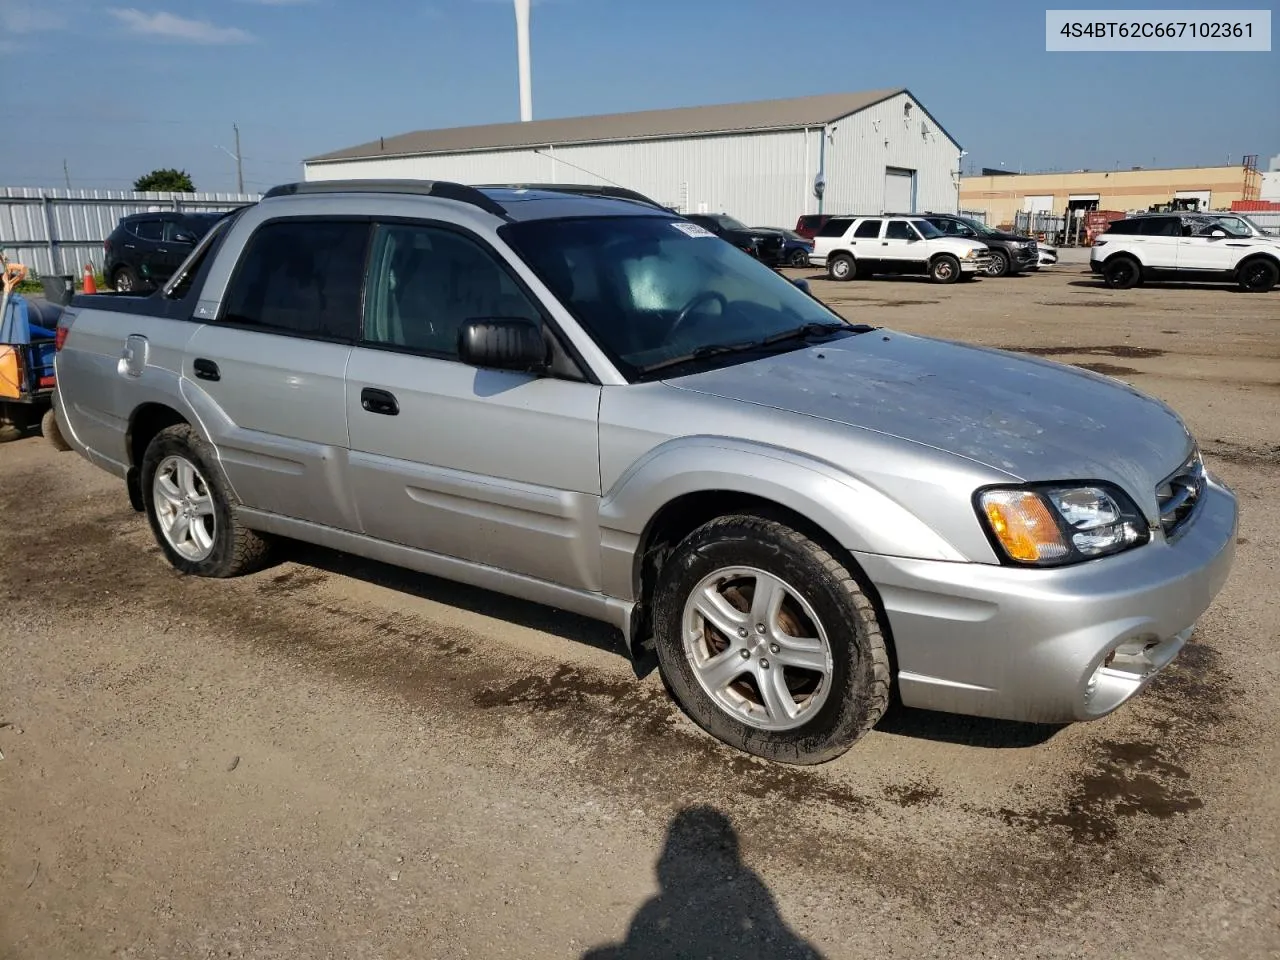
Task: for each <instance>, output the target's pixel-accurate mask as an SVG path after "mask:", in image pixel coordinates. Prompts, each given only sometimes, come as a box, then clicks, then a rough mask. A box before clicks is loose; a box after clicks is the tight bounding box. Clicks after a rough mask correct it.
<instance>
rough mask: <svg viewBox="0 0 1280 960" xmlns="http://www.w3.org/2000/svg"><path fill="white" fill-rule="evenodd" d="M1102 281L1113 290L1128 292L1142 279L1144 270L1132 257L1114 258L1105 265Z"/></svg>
mask: <svg viewBox="0 0 1280 960" xmlns="http://www.w3.org/2000/svg"><path fill="white" fill-rule="evenodd" d="M1102 279H1103V280H1104V281H1105V282H1106V284H1107V286H1108V287H1110V288H1111V289H1112V290H1128V289H1129V288H1130V287H1133V286H1137V283H1138V281H1139V280H1141V279H1142V268H1141V267H1139V266H1138V261H1137V260H1134V259H1133V258H1132V257H1114V258H1112V259H1111V260H1108V261H1107V262H1106V263H1105V264H1103V266H1102Z"/></svg>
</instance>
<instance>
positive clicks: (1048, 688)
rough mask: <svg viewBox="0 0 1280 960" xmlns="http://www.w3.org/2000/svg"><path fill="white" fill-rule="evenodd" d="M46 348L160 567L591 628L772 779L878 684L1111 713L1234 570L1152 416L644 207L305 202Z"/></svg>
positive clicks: (924, 700)
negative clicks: (375, 577)
mask: <svg viewBox="0 0 1280 960" xmlns="http://www.w3.org/2000/svg"><path fill="white" fill-rule="evenodd" d="M57 342H58V347H59V349H58V352H57V355H56V356H57V360H56V363H57V383H58V395H57V399H56V409H57V415H58V418H59V424H60V427H61V429H62V431H63V432H64V434H65V436H66V438H67V439H68V441H69V442H70V443H71V444H72V445H73V446H74V448H75V449H76V450H77V451H79V452H80V453H81V454H82V455H83V456H85V457H87V458H88V459H89V460H91V461H92V462H94V463H96V464H98V465H99V466H101V467H103V468H104V469H106V470H109V471H111V472H112V473H114V474H116V475H118V476H120V477H121V478H123V479H124V480H125V482H126V486H127V490H128V493H129V496H130V498H131V500H132V503H133V505H134V506H135V508H136V509H138V510H139V511H145V512H146V514H147V517H148V519H149V521H150V524H151V527H152V529H153V531H154V533H155V536H156V539H157V541H158V542H159V544H160V547H161V548H162V549H163V551H164V553H165V555H166V556H167V557H168V559H169V561H170V562H171V563H172V564H173V565H174V566H175V567H176V568H177V569H178V570H181V571H183V572H186V573H189V574H195V575H199V576H209V577H226V576H231V575H234V574H239V573H244V572H247V571H250V570H253V569H255V568H257V567H260V566H261V565H262V564H263V563H264V562H265V561H266V559H267V555H268V550H269V545H270V543H271V540H272V538H274V537H288V538H296V539H300V540H306V541H311V542H313V543H317V544H322V545H325V546H328V547H332V548H337V549H340V550H344V551H348V552H350V553H354V554H359V555H363V556H366V557H371V558H374V559H377V560H382V561H386V562H389V563H393V564H399V565H402V566H405V567H410V568H413V569H415V570H419V571H422V572H425V573H428V574H433V575H436V576H440V577H444V578H449V579H452V580H456V581H462V582H466V583H470V584H474V585H478V586H481V587H486V588H489V589H492V590H495V591H499V592H502V593H507V594H513V595H516V596H519V597H524V598H527V599H530V600H533V601H538V602H541V603H546V604H551V605H554V606H556V607H559V608H562V609H565V610H571V611H575V612H577V613H579V614H584V615H586V616H588V617H593V618H597V619H599V620H602V621H605V622H607V623H610V624H613V625H615V626H616V627H618V628H620V629H621V631H622V633H623V635H624V636H625V638H626V640H627V642H628V643H629V644H631V645H632V648H633V649H637V648H639V647H640V646H641V645H644V644H647V643H649V642H650V641H651V642H652V643H653V644H654V646H655V647H656V651H657V655H658V660H659V665H660V669H661V671H662V674H663V676H664V678H665V679H666V681H667V683H668V685H669V686H670V689H671V690H672V691H673V693H674V695H675V697H676V698H677V699H678V700H679V702H680V704H681V705H682V707H683V708H684V709H685V710H686V711H687V713H688V714H689V715H690V716H691V717H692V718H693V719H694V720H695V721H696V722H697V723H698V724H699V725H701V726H702V727H703V728H704V729H706V730H707V731H709V732H710V733H711V734H713V735H714V736H716V737H719V738H721V739H722V740H724V741H726V742H728V743H730V744H733V745H735V746H737V747H739V748H741V749H744V750H747V751H750V752H752V753H755V754H758V755H760V756H764V757H768V758H772V759H775V760H780V761H786V762H792V763H816V762H820V761H823V760H826V759H830V758H832V757H835V756H837V755H839V754H841V753H842V752H844V751H845V750H847V749H848V748H849V747H850V745H851V744H853V743H854V742H855V741H856V740H857V739H858V738H859V737H860V736H861V735H862V734H864V733H865V732H866V731H867V730H868V729H870V728H871V727H872V726H873V725H874V724H875V723H876V722H877V720H878V719H879V718H880V716H881V714H882V713H883V712H884V710H885V708H886V706H887V704H888V702H889V698H890V691H891V689H893V688H896V690H897V691H898V694H899V695H900V697H901V700H902V702H903V703H904V704H906V705H907V706H913V707H927V708H930V709H934V710H943V711H951V712H956V713H965V714H976V715H983V716H990V717H1004V718H1012V719H1018V720H1028V721H1045V722H1070V721H1074V720H1087V719H1091V718H1094V717H1100V716H1102V715H1104V714H1107V713H1109V712H1110V711H1112V710H1114V709H1116V708H1117V707H1118V706H1120V705H1121V704H1122V703H1124V702H1125V701H1126V700H1128V699H1130V698H1131V697H1133V696H1134V695H1135V694H1137V693H1138V692H1139V691H1140V690H1142V688H1143V687H1144V686H1145V685H1146V684H1147V683H1148V681H1149V680H1150V679H1151V678H1152V676H1153V675H1155V674H1156V672H1157V671H1159V670H1160V669H1161V668H1162V667H1164V666H1165V665H1166V664H1168V663H1169V662H1170V660H1172V659H1173V657H1174V656H1175V655H1176V654H1177V653H1178V651H1179V649H1180V648H1181V647H1182V646H1183V644H1184V643H1185V642H1186V641H1187V638H1188V636H1189V634H1190V632H1191V629H1192V626H1193V624H1194V623H1195V621H1196V620H1197V618H1199V617H1200V615H1201V614H1202V613H1203V612H1204V610H1205V609H1206V608H1207V607H1208V605H1209V603H1210V602H1211V600H1212V599H1213V597H1214V595H1215V594H1216V593H1217V592H1218V590H1219V588H1220V587H1221V586H1222V584H1223V582H1224V580H1225V578H1226V576H1227V573H1228V569H1229V567H1230V565H1231V561H1232V556H1233V551H1234V544H1235V531H1236V500H1235V497H1234V496H1233V494H1232V493H1231V492H1230V491H1229V490H1228V489H1227V488H1226V487H1225V486H1224V485H1223V484H1222V483H1221V482H1219V481H1218V480H1217V479H1216V478H1215V477H1214V476H1213V475H1212V474H1210V473H1208V472H1207V471H1206V470H1205V468H1204V466H1203V464H1202V462H1201V458H1200V454H1199V451H1198V449H1197V445H1196V443H1195V441H1194V440H1193V438H1192V437H1191V436H1190V435H1189V434H1188V432H1187V430H1186V428H1185V427H1184V425H1183V423H1182V421H1181V420H1180V419H1179V418H1178V417H1177V416H1176V415H1175V414H1174V413H1173V411H1171V410H1170V409H1169V408H1168V407H1166V406H1164V405H1163V404H1161V403H1160V402H1158V401H1156V400H1154V399H1151V398H1150V397H1147V396H1144V395H1143V394H1141V393H1139V392H1137V391H1135V390H1133V389H1131V388H1129V387H1128V386H1126V385H1124V384H1122V383H1120V382H1118V381H1116V380H1113V379H1110V378H1106V377H1102V376H1098V375H1096V374H1092V373H1088V372H1085V371H1082V370H1077V369H1074V368H1069V367H1065V366H1061V365H1058V364H1054V363H1051V362H1047V361H1042V360H1038V359H1032V358H1028V357H1023V356H1017V355H1014V354H1010V353H1006V352H1002V351H998V350H990V349H984V348H978V347H971V346H963V345H960V344H956V343H951V342H946V341H941V340H936V339H929V338H924V337H918V336H911V335H907V334H904V333H899V332H896V331H893V330H888V329H883V328H873V327H870V326H866V325H863V324H856V323H850V322H847V321H845V320H843V319H841V318H840V317H839V316H838V315H836V314H834V313H833V312H832V311H831V310H829V309H828V308H826V307H825V306H823V305H822V304H821V303H820V302H818V301H817V300H816V299H815V298H814V297H812V296H810V295H809V293H808V292H807V291H806V290H805V289H802V288H801V287H800V286H798V285H797V284H794V283H791V282H788V280H787V279H785V278H784V277H782V276H781V275H779V274H778V273H776V272H774V271H773V270H770V269H769V268H768V267H766V266H764V265H762V264H760V263H758V262H757V261H755V260H753V259H752V258H751V257H750V256H748V255H746V254H744V253H743V252H742V251H740V250H737V249H735V248H734V247H733V246H732V245H730V244H728V243H725V242H724V241H722V240H720V239H718V238H716V237H715V236H713V235H711V234H710V233H709V232H708V231H707V230H705V229H704V228H702V227H699V226H698V225H696V224H694V223H691V222H689V221H688V220H685V219H683V218H681V217H680V216H678V215H677V214H674V213H672V212H670V211H668V210H665V209H662V208H659V207H657V206H654V205H648V204H645V203H644V202H641V201H633V200H627V199H618V198H615V197H600V196H586V195H582V194H581V193H577V194H571V193H566V192H563V191H557V190H556V189H554V188H550V187H549V188H530V189H503V188H499V187H494V188H485V189H483V190H481V189H475V188H471V187H465V186H460V185H458V184H450V183H441V182H434V183H433V182H406V181H388V182H376V181H375V182H336V183H334V182H331V183H308V184H289V185H286V186H282V187H277V188H275V189H274V190H271V191H269V192H268V193H267V195H266V196H265V197H264V198H263V200H262V201H261V202H259V203H257V204H254V205H251V206H249V207H246V208H243V209H241V210H239V211H237V212H236V213H234V214H232V215H229V216H228V217H227V218H225V219H224V220H223V221H221V222H220V223H218V224H217V225H216V226H215V227H214V228H213V229H212V230H211V231H210V232H209V234H208V235H207V236H206V237H205V238H204V239H203V241H202V242H201V243H200V244H199V246H198V247H197V248H196V249H195V250H194V251H193V252H192V254H191V256H190V258H189V259H188V260H187V261H186V263H185V264H183V265H182V267H180V268H179V270H178V271H177V273H176V274H174V276H173V277H172V278H171V279H170V281H169V282H168V283H167V284H166V285H165V286H164V287H163V288H162V289H160V290H157V291H156V292H155V293H153V294H152V295H150V296H146V297H142V296H120V295H114V296H113V295H100V296H86V297H79V298H77V299H76V300H74V301H73V303H72V304H71V306H70V307H69V308H68V309H67V310H66V312H65V313H64V315H63V318H62V323H61V325H60V327H59V330H58V340H57Z"/></svg>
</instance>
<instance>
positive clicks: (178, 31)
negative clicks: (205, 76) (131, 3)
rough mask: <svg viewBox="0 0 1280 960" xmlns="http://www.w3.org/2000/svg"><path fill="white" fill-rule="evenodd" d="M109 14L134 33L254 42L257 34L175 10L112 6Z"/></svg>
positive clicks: (198, 40)
mask: <svg viewBox="0 0 1280 960" xmlns="http://www.w3.org/2000/svg"><path fill="white" fill-rule="evenodd" d="M107 12H108V13H109V14H111V15H112V16H113V17H115V18H116V19H117V20H119V21H120V22H121V23H122V24H124V25H125V27H126V28H128V30H129V32H130V33H137V34H142V35H144V36H149V37H163V38H164V39H166V40H178V41H182V42H186V43H210V44H219V43H252V42H253V40H254V39H255V38H254V36H253V34H251V33H248V32H247V31H245V30H241V29H240V28H239V27H219V26H217V25H215V24H212V23H210V22H209V21H208V20H188V19H187V18H186V17H179V16H176V15H174V14H172V13H165V12H163V11H161V12H158V13H144V12H143V11H141V10H137V9H134V8H133V7H125V8H118V7H111V8H109V9H108V10H107Z"/></svg>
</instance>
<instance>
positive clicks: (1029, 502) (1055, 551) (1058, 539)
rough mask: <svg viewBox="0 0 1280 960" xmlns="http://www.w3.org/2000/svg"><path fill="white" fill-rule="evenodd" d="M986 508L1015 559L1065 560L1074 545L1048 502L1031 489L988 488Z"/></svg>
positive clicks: (990, 521) (994, 530) (984, 500)
mask: <svg viewBox="0 0 1280 960" xmlns="http://www.w3.org/2000/svg"><path fill="white" fill-rule="evenodd" d="M982 510H983V513H985V514H986V517H987V523H988V524H990V526H991V532H992V533H994V534H995V536H996V539H997V540H999V541H1000V546H1001V547H1003V548H1004V552H1005V553H1007V554H1008V555H1009V559H1011V560H1020V561H1022V562H1023V563H1037V562H1042V561H1046V560H1061V559H1062V558H1063V557H1065V556H1066V555H1067V554H1068V553H1069V552H1070V548H1069V547H1068V546H1067V544H1066V542H1065V541H1064V540H1063V538H1062V531H1061V530H1060V529H1058V524H1057V523H1056V522H1055V521H1054V519H1053V513H1052V512H1051V511H1050V510H1049V506H1048V504H1046V503H1045V502H1044V500H1043V499H1041V497H1040V496H1039V494H1035V493H1032V492H1031V491H1029V490H988V491H987V492H986V493H984V494H983V495H982Z"/></svg>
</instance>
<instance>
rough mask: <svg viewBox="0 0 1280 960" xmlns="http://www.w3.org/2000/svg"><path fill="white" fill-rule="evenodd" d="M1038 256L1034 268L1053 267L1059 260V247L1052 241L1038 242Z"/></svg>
mask: <svg viewBox="0 0 1280 960" xmlns="http://www.w3.org/2000/svg"><path fill="white" fill-rule="evenodd" d="M1036 257H1037V260H1036V265H1035V267H1034V268H1033V269H1035V270H1039V269H1040V268H1041V267H1052V266H1054V265H1056V264H1057V262H1058V248H1057V247H1056V246H1054V245H1053V244H1051V243H1037V244H1036Z"/></svg>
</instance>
